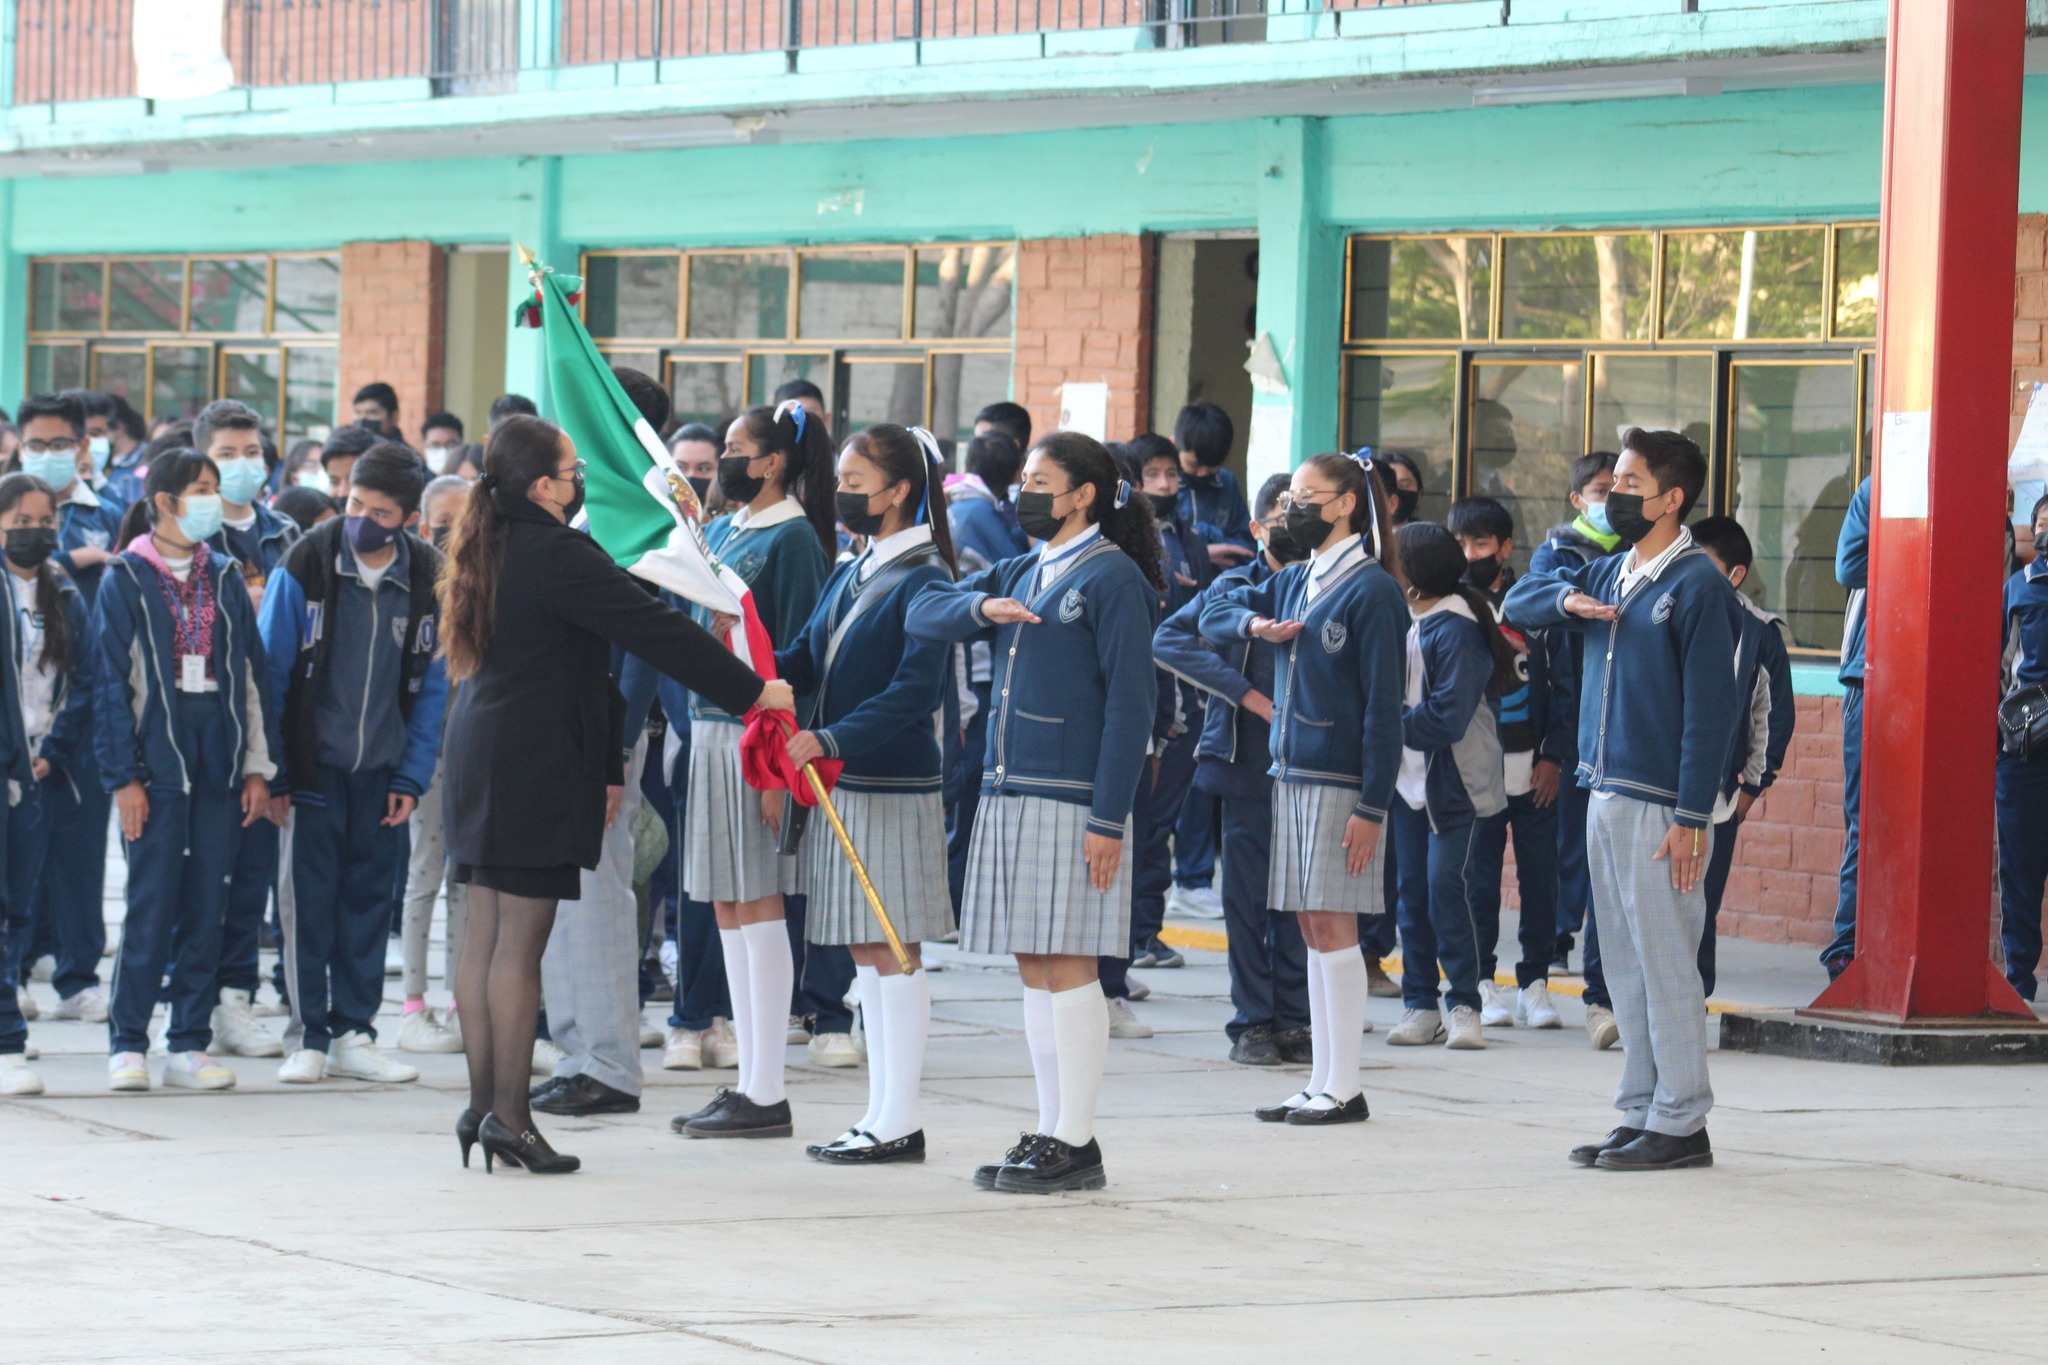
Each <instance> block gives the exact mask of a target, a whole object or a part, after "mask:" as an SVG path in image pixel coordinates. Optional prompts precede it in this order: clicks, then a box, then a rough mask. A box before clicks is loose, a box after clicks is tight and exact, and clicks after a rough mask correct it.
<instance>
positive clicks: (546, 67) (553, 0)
mask: <svg viewBox="0 0 2048 1365" xmlns="http://www.w3.org/2000/svg"><path fill="white" fill-rule="evenodd" d="M561 37H562V0H519V89H520V91H521V92H522V93H524V92H531V91H534V90H552V89H554V86H555V68H556V67H557V66H558V65H560V56H561Z"/></svg>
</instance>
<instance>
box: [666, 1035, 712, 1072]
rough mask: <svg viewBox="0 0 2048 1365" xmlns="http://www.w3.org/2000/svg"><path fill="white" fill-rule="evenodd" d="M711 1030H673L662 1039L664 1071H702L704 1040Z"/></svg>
mask: <svg viewBox="0 0 2048 1365" xmlns="http://www.w3.org/2000/svg"><path fill="white" fill-rule="evenodd" d="M708 1033H710V1030H709V1029H694V1028H672V1029H670V1030H669V1031H668V1032H667V1034H666V1035H665V1036H664V1037H663V1039H662V1044H661V1069H662V1070H663V1071H700V1070H702V1069H703V1067H704V1040H705V1036H706V1035H707V1034H708Z"/></svg>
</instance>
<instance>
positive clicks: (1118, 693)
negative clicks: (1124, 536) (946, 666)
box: [904, 538, 1159, 839]
mask: <svg viewBox="0 0 2048 1365" xmlns="http://www.w3.org/2000/svg"><path fill="white" fill-rule="evenodd" d="M1041 553H1043V551H1042V550H1041V551H1037V552H1034V553H1031V554H1027V555H1018V556H1016V557H1014V558H1011V559H1006V560H1004V561H1003V562H1002V563H1000V564H997V565H994V566H993V567H991V568H989V569H987V570H986V571H984V572H982V573H978V574H975V575H974V576H973V577H971V578H967V579H963V580H962V581H960V582H959V583H956V584H944V583H933V584H928V585H926V587H925V589H924V590H923V591H922V592H921V593H919V594H918V596H917V600H916V601H914V602H912V603H911V605H910V614H909V616H908V617H907V618H906V620H905V622H904V628H905V629H906V630H907V631H908V632H909V633H910V634H912V635H914V636H917V637H918V638H920V639H924V640H936V641H943V642H948V643H952V642H959V641H965V640H977V639H985V640H990V641H992V642H993V648H992V650H991V653H992V655H993V664H994V678H993V680H992V685H991V689H990V704H991V706H992V708H993V712H994V714H992V715H991V716H990V717H989V723H988V749H987V752H986V755H985V758H984V762H983V772H982V779H981V790H982V793H983V794H984V795H993V796H1040V797H1046V798H1049V799H1051V800H1054V801H1066V802H1070V803H1072V804H1074V805H1083V806H1087V807H1088V832H1089V833H1090V834H1100V835H1103V836H1104V837H1106V838H1110V839H1121V838H1123V834H1124V825H1125V822H1126V821H1128V820H1129V819H1130V815H1131V799H1132V797H1133V796H1135V795H1136V793H1137V790H1138V775H1139V773H1140V772H1141V771H1142V769H1143V768H1144V764H1145V749H1146V741H1147V739H1148V738H1149V737H1150V735H1151V731H1152V716H1153V706H1154V703H1155V701H1156V697H1157V693H1156V690H1155V688H1154V684H1153V678H1154V673H1153V665H1152V632H1153V630H1154V629H1155V628H1156V627H1157V625H1158V622H1159V594H1158V593H1157V592H1156V591H1154V589H1153V587H1152V585H1151V584H1150V583H1148V582H1146V581H1145V575H1144V574H1143V573H1142V572H1140V571H1139V569H1138V566H1137V565H1136V564H1135V563H1133V562H1132V560H1131V557H1130V556H1129V555H1127V554H1125V553H1124V552H1123V551H1122V550H1120V549H1118V548H1117V547H1116V545H1115V544H1114V543H1113V542H1111V541H1109V540H1108V539H1106V538H1105V539H1102V540H1098V541H1096V542H1095V543H1094V544H1091V545H1089V546H1088V547H1087V548H1085V549H1082V550H1078V551H1076V552H1075V555H1074V558H1073V560H1072V562H1071V563H1069V564H1068V566H1067V569H1066V571H1065V572H1064V573H1062V574H1061V575H1060V576H1059V578H1058V579H1057V580H1056V581H1055V582H1054V583H1053V585H1052V587H1050V588H1049V589H1047V590H1046V591H1044V592H1042V593H1038V594H1036V595H1035V596H1033V597H1030V598H1028V599H1027V598H1026V596H1025V594H1026V593H1028V592H1029V591H1030V589H1031V585H1032V579H1033V577H1034V576H1035V575H1036V574H1037V572H1038V559H1039V554H1041ZM991 597H1014V598H1017V599H1018V600H1020V601H1025V602H1026V603H1027V605H1029V606H1030V608H1031V610H1032V613H1033V614H1034V615H1036V616H1037V617H1039V619H1040V624H1038V625H1035V626H1034V625H1024V624H1017V625H1006V626H1002V627H1000V628H998V627H995V626H992V625H990V624H989V622H988V619H987V618H986V617H984V616H983V615H982V614H981V604H982V602H983V601H985V600H987V599H988V598H991Z"/></svg>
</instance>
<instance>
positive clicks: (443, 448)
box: [420, 445, 455, 469]
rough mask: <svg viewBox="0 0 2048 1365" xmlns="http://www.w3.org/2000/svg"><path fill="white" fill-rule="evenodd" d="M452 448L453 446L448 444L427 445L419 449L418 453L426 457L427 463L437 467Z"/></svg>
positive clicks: (445, 458)
mask: <svg viewBox="0 0 2048 1365" xmlns="http://www.w3.org/2000/svg"><path fill="white" fill-rule="evenodd" d="M454 449H455V447H454V446H449V445H440V446H427V447H425V448H423V449H422V450H421V451H420V454H422V455H424V456H425V457H426V459H427V463H428V464H430V465H432V466H433V467H434V468H436V469H439V468H440V467H441V465H442V463H443V462H444V461H445V460H447V458H448V453H449V452H450V451H452V450H454Z"/></svg>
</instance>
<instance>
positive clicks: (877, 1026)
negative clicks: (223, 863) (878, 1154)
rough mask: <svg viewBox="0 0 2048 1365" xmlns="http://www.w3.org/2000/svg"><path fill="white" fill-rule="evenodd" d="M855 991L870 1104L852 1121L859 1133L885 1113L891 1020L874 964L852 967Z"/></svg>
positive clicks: (880, 976) (867, 1130)
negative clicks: (865, 1044)
mask: <svg viewBox="0 0 2048 1365" xmlns="http://www.w3.org/2000/svg"><path fill="white" fill-rule="evenodd" d="M853 990H854V994H856V995H858V996H859V997H860V1026H861V1029H862V1030H863V1031H864V1032H865V1033H866V1034H867V1039H868V1108H867V1112H866V1113H864V1114H862V1115H861V1116H860V1119H859V1121H858V1122H856V1123H855V1124H854V1125H853V1131H854V1132H856V1133H871V1132H873V1131H874V1128H875V1124H876V1123H877V1122H878V1121H879V1120H880V1119H881V1116H882V1077H883V1075H884V1074H885V1073H886V1072H887V1070H888V1063H889V1059H888V1048H887V1045H886V1044H885V1043H884V1041H883V1040H884V1039H885V1038H887V1037H888V1036H889V1033H888V1030H889V1025H888V1021H887V1020H886V1019H884V1018H883V1017H882V1016H883V1010H884V1006H883V1004H882V974H881V973H880V972H878V971H876V970H875V969H874V968H873V967H855V968H854V969H853Z"/></svg>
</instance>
